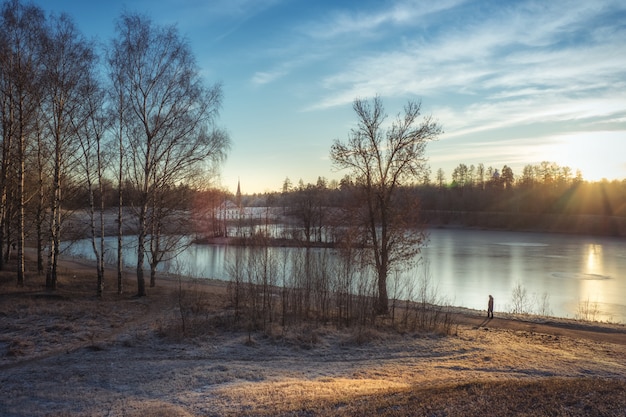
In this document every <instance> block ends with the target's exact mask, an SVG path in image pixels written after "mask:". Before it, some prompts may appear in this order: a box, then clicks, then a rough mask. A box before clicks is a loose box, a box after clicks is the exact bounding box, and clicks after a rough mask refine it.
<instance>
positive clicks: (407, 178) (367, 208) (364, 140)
mask: <svg viewBox="0 0 626 417" xmlns="http://www.w3.org/2000/svg"><path fill="white" fill-rule="evenodd" d="M353 108H354V111H355V112H356V114H357V118H358V123H357V127H356V128H354V129H352V132H351V134H350V135H349V137H348V140H347V142H345V143H344V142H341V141H339V140H335V142H334V143H333V145H332V147H331V151H330V157H331V160H332V161H333V164H334V165H335V167H337V168H338V169H348V170H350V171H351V173H352V174H353V175H354V177H355V178H356V180H357V186H358V190H359V191H360V196H361V200H360V202H361V203H362V204H361V205H359V206H358V207H355V209H354V219H355V221H357V222H358V224H357V226H358V227H359V228H360V230H361V231H362V236H363V242H365V244H366V247H367V248H368V249H369V251H368V252H369V253H370V254H371V257H370V262H371V264H372V265H373V266H374V269H375V273H376V278H377V289H378V302H377V305H376V312H377V313H387V311H388V303H389V302H388V296H387V275H388V273H389V271H390V270H392V268H395V267H396V266H397V265H398V264H402V263H405V262H410V261H411V260H412V259H414V258H415V255H416V254H417V253H418V252H419V250H420V248H421V245H422V242H423V239H424V234H423V232H421V231H420V232H417V233H416V232H413V231H409V228H414V227H415V226H417V224H416V221H415V217H414V216H411V215H410V214H411V213H407V212H406V208H407V205H406V204H402V203H401V202H400V201H398V197H399V196H400V194H401V193H399V190H400V188H401V187H402V186H404V185H407V184H411V183H413V182H415V181H416V180H418V179H419V178H420V174H421V173H422V171H423V170H424V168H425V165H426V159H425V156H424V152H425V147H426V144H427V143H428V141H430V140H433V139H435V138H437V136H438V135H439V134H440V133H441V127H440V126H439V125H438V124H437V123H436V122H435V121H434V120H432V118H431V117H425V118H424V119H423V121H421V123H418V117H419V116H420V110H421V103H419V102H418V103H416V102H412V101H409V102H408V104H407V105H406V106H405V107H404V114H403V115H400V114H399V115H398V116H397V118H396V120H395V121H394V122H393V123H392V124H391V126H390V127H389V128H387V129H384V128H383V123H384V121H385V119H386V115H385V113H384V109H383V104H382V100H381V99H380V97H375V98H374V100H373V101H372V102H371V103H370V102H369V101H367V100H361V99H357V100H355V101H354V104H353Z"/></svg>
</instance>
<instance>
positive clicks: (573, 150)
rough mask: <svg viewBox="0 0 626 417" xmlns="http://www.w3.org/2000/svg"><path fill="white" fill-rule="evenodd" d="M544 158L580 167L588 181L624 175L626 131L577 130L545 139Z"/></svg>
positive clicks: (623, 176) (625, 170) (574, 168)
mask: <svg viewBox="0 0 626 417" xmlns="http://www.w3.org/2000/svg"><path fill="white" fill-rule="evenodd" d="M548 141H549V142H552V143H551V144H549V145H547V146H546V149H545V155H543V156H544V157H545V159H544V160H546V161H554V162H556V163H557V164H559V165H560V166H568V167H570V168H571V169H572V170H573V171H574V172H573V173H572V174H573V175H575V174H576V170H580V171H581V173H582V176H583V178H584V179H585V180H587V181H600V180H602V179H608V180H614V179H618V180H620V179H625V178H626V161H625V160H624V157H623V155H624V154H626V132H623V131H605V132H579V133H572V134H569V135H564V136H558V137H552V138H550V139H548Z"/></svg>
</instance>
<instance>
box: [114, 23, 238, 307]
mask: <svg viewBox="0 0 626 417" xmlns="http://www.w3.org/2000/svg"><path fill="white" fill-rule="evenodd" d="M116 32H117V34H116V38H115V39H114V40H113V42H112V45H111V52H110V54H109V55H110V59H109V63H110V64H111V65H112V66H113V67H112V68H111V71H110V72H111V73H112V74H115V75H116V78H115V80H114V81H115V82H116V83H118V88H119V91H120V94H121V95H122V97H121V99H120V103H123V106H124V109H126V113H127V114H126V115H125V116H124V120H123V123H124V126H125V128H124V132H125V138H124V141H125V144H126V146H125V148H126V164H125V166H124V169H125V170H126V172H127V173H128V179H129V181H131V182H132V183H133V185H134V187H135V188H136V189H137V190H139V199H138V201H137V203H136V207H135V208H134V209H135V214H136V216H137V295H138V296H145V295H146V286H145V278H144V271H143V268H144V261H145V255H146V251H147V249H148V248H149V247H151V248H155V247H158V246H159V245H158V242H153V243H152V244H150V242H149V241H148V239H158V238H159V237H158V235H157V236H154V235H152V234H150V232H151V231H153V230H154V228H155V227H158V226H159V225H155V224H151V223H150V222H151V221H152V222H154V221H160V220H162V218H159V216H158V215H157V214H158V213H159V212H160V209H161V206H158V205H159V204H160V201H162V200H161V199H160V198H159V197H158V196H159V194H160V193H161V192H162V191H163V190H164V189H166V188H167V187H174V186H176V185H178V184H181V183H184V182H185V181H186V180H188V179H189V178H191V177H193V176H194V175H195V174H197V173H198V172H199V171H202V170H206V169H210V168H212V167H213V165H214V164H215V163H218V162H220V161H221V160H222V159H223V158H224V157H225V152H226V150H227V148H228V144H229V140H228V136H227V135H226V134H225V133H224V132H222V131H220V130H219V129H218V128H216V126H215V119H216V117H217V115H218V110H219V108H220V105H221V99H222V90H221V86H220V85H219V84H216V85H213V86H211V87H209V88H207V87H205V86H204V84H203V81H202V78H201V76H200V71H199V68H198V66H197V64H196V62H195V59H194V56H193V54H192V52H191V50H190V48H189V45H188V44H187V43H186V42H185V41H184V39H182V38H181V37H180V35H179V34H178V31H177V30H176V28H175V27H172V26H170V27H161V26H157V25H155V24H153V23H152V22H151V21H150V19H148V18H147V17H144V16H141V15H137V14H129V13H127V14H123V15H122V16H121V17H120V19H119V21H118V23H117V26H116ZM155 204H156V205H157V206H155ZM153 214H155V215H157V216H153ZM153 260H154V259H153Z"/></svg>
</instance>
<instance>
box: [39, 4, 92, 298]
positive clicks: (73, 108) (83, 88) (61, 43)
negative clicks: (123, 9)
mask: <svg viewBox="0 0 626 417" xmlns="http://www.w3.org/2000/svg"><path fill="white" fill-rule="evenodd" d="M45 51H46V53H45V59H44V66H45V70H44V77H45V81H46V84H45V100H44V101H43V110H44V114H46V116H47V117H46V118H45V123H46V125H47V130H48V133H49V138H50V140H51V142H52V146H51V148H52V154H53V173H52V190H51V197H50V207H49V210H50V236H49V242H48V251H49V252H48V266H47V272H46V288H48V289H55V288H56V285H57V264H58V259H59V252H60V243H61V230H62V229H61V224H62V219H63V217H62V207H61V206H62V202H63V196H62V193H61V190H62V189H63V187H62V181H63V179H64V178H68V177H71V176H72V175H76V171H75V170H74V168H75V164H76V161H77V158H76V156H77V155H76V152H75V151H76V139H77V127H78V126H82V125H83V124H84V123H85V122H86V119H85V118H86V115H87V114H88V112H86V111H85V109H84V106H85V103H86V101H85V100H86V98H85V97H86V94H89V93H88V87H87V83H88V82H89V81H90V76H91V74H92V73H93V67H94V65H95V62H96V56H95V54H94V50H93V47H92V45H91V44H90V43H89V42H87V41H86V40H85V39H84V37H83V35H82V34H81V33H80V32H79V31H78V29H77V28H76V26H75V24H74V23H73V21H72V20H71V19H70V18H69V16H67V15H65V14H62V15H60V16H59V17H55V18H52V19H51V27H50V30H49V36H48V37H47V42H46V44H45ZM86 92H87V93H86Z"/></svg>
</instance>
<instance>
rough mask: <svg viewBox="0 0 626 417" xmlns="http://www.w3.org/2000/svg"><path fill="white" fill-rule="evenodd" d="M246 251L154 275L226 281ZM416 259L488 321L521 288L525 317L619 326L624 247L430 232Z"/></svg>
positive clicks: (86, 250)
mask: <svg viewBox="0 0 626 417" xmlns="http://www.w3.org/2000/svg"><path fill="white" fill-rule="evenodd" d="M129 242H132V240H130V238H129ZM107 244H108V245H111V246H110V250H109V253H108V255H107V256H108V258H109V260H110V261H112V258H111V257H112V256H113V254H114V253H115V249H114V248H115V245H116V239H115V238H110V239H107ZM246 250H250V249H249V248H238V247H233V246H220V245H193V246H191V247H189V248H188V249H187V250H186V251H185V252H183V253H181V254H180V255H178V257H177V259H176V262H169V263H165V264H163V265H162V268H161V270H162V271H168V270H169V272H176V273H178V272H180V273H183V274H185V275H190V276H194V277H205V278H216V279H222V280H228V279H229V276H228V272H227V269H228V268H227V266H228V265H229V264H230V263H231V262H232V261H233V260H234V259H235V257H236V256H238V254H241V253H242V251H244V252H245V251H246ZM271 250H272V251H276V252H280V251H298V250H302V249H294V248H271ZM317 250H320V249H317ZM72 252H73V254H74V255H80V256H85V257H93V253H91V247H90V245H89V244H88V243H85V244H78V245H74V246H73V247H72ZM125 256H126V259H125V261H126V262H125V263H126V264H128V265H130V266H132V265H134V263H135V262H136V255H135V254H134V253H133V250H132V249H129V250H128V251H127V252H126V255H125ZM421 256H422V258H423V261H424V263H423V265H427V271H428V274H427V275H428V276H429V277H430V279H431V281H432V282H433V283H434V284H435V285H436V286H437V289H438V290H437V294H438V295H439V296H440V297H443V298H445V299H446V300H447V301H448V302H449V303H450V304H453V305H458V306H463V307H468V308H473V309H486V305H487V298H488V295H489V294H491V295H493V296H494V298H495V310H496V314H497V312H498V311H510V310H511V307H512V299H513V297H512V293H513V289H514V288H515V287H516V286H518V285H521V287H522V288H523V289H525V290H526V293H527V300H528V301H529V302H530V303H531V311H534V312H540V310H541V308H542V307H541V305H545V304H542V303H543V300H544V299H545V300H547V307H548V308H549V310H550V311H551V313H552V315H554V316H558V317H570V318H574V317H576V316H580V314H581V311H582V312H585V311H587V312H589V310H591V311H592V314H593V316H594V318H595V319H596V320H610V321H613V322H621V323H626V241H625V240H624V239H618V238H605V237H589V236H571V235H557V234H545V233H522V232H495V231H476V230H449V229H433V230H430V239H429V242H428V245H427V246H426V247H425V248H424V249H423V251H422V254H421ZM420 268H422V269H421V270H418V271H414V272H413V273H412V275H416V274H421V275H422V276H423V274H424V269H423V268H424V267H423V266H422V267H420ZM545 295H547V298H545ZM581 309H582V310H581Z"/></svg>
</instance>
